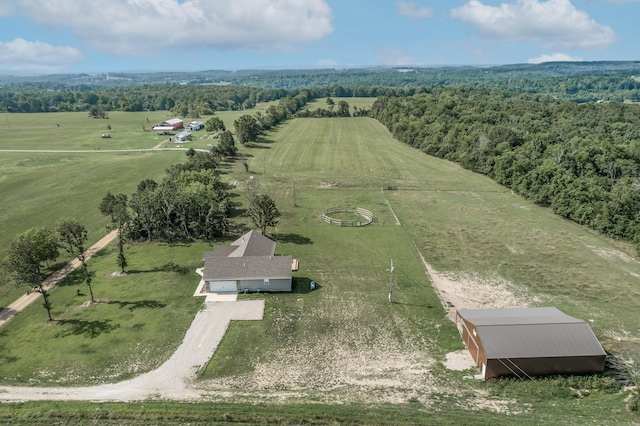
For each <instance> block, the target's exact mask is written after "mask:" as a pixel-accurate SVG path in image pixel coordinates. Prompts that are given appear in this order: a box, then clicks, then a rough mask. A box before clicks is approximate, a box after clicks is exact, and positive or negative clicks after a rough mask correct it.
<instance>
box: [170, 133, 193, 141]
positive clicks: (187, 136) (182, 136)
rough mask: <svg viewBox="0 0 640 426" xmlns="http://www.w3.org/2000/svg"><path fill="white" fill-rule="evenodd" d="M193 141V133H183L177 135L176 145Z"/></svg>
mask: <svg viewBox="0 0 640 426" xmlns="http://www.w3.org/2000/svg"><path fill="white" fill-rule="evenodd" d="M190 140H191V132H181V133H178V134H177V135H176V138H175V140H174V143H180V142H187V141H190Z"/></svg>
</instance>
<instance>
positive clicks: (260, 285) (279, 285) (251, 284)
mask: <svg viewBox="0 0 640 426" xmlns="http://www.w3.org/2000/svg"><path fill="white" fill-rule="evenodd" d="M245 289H246V290H249V291H256V290H258V289H260V291H291V279H289V278H280V279H276V278H270V279H269V284H268V285H267V284H265V280H263V279H260V280H242V281H240V291H244V290H245Z"/></svg>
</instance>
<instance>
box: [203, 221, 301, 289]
mask: <svg viewBox="0 0 640 426" xmlns="http://www.w3.org/2000/svg"><path fill="white" fill-rule="evenodd" d="M275 250H276V243H275V242H274V241H272V240H270V239H269V238H267V237H265V236H264V235H262V234H260V233H258V232H256V231H249V232H247V233H246V234H244V235H243V236H242V237H240V238H238V239H237V240H235V241H234V242H233V243H231V244H230V245H228V246H217V247H215V249H214V250H213V251H211V252H206V253H204V254H203V258H204V271H203V275H204V276H203V278H204V279H205V280H206V281H226V280H247V279H263V278H274V279H276V278H291V263H292V261H293V259H292V258H291V256H274V252H275Z"/></svg>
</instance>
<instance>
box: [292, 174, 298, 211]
mask: <svg viewBox="0 0 640 426" xmlns="http://www.w3.org/2000/svg"><path fill="white" fill-rule="evenodd" d="M293 207H298V205H297V204H296V180H295V179H294V180H293Z"/></svg>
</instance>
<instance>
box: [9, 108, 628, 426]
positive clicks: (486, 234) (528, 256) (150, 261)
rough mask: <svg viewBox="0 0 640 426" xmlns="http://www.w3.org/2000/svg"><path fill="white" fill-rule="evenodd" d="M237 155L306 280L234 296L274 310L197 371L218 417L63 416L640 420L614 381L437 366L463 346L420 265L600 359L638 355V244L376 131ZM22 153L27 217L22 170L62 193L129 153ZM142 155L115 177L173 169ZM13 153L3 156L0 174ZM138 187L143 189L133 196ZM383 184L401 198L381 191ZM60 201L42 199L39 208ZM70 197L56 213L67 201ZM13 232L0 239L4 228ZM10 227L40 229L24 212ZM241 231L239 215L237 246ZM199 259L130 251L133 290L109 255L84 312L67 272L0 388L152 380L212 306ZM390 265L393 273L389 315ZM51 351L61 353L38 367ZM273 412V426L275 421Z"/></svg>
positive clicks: (363, 129)
mask: <svg viewBox="0 0 640 426" xmlns="http://www.w3.org/2000/svg"><path fill="white" fill-rule="evenodd" d="M221 116H222V115H221ZM228 119H230V118H225V119H224V120H225V123H226V122H227V120H228ZM243 153H244V154H245V155H246V156H247V159H248V164H249V172H245V170H244V168H243V167H242V164H239V163H236V164H233V165H232V167H231V168H229V169H227V170H225V174H224V175H223V178H224V179H228V180H229V181H232V180H234V181H238V182H239V185H238V186H237V187H238V190H237V192H236V194H235V195H236V196H234V198H233V199H234V201H239V202H242V201H244V200H245V197H244V196H243V194H242V192H243V191H242V189H241V188H242V187H243V183H244V182H246V181H248V179H249V176H254V177H255V179H257V181H258V189H259V190H260V191H261V192H263V193H267V194H269V195H270V196H271V197H272V198H274V200H275V201H276V203H277V205H278V208H279V209H280V211H281V213H282V217H281V218H280V224H279V225H278V227H277V228H275V229H269V230H268V232H269V234H270V235H271V236H272V237H273V238H274V239H276V240H277V241H278V246H277V253H279V254H291V255H293V256H294V257H295V258H297V259H299V261H300V270H299V271H298V272H296V273H295V274H294V277H295V282H296V287H295V290H294V292H293V293H291V294H272V295H269V294H267V295H250V296H242V297H253V298H255V297H264V298H265V300H266V309H265V319H264V320H263V321H256V322H253V321H251V322H247V321H239V322H233V323H232V324H231V325H230V327H229V329H228V331H227V334H226V335H225V337H224V339H223V341H222V343H221V345H220V346H219V347H218V350H217V351H216V353H215V355H214V356H213V358H212V359H211V361H210V363H209V364H208V365H207V366H206V368H204V369H203V371H202V373H201V377H200V380H199V381H198V386H201V387H203V388H205V389H207V390H208V391H209V392H210V394H211V395H212V399H213V400H215V401H216V402H217V403H216V404H191V405H190V406H183V405H181V404H170V405H171V408H169V407H168V405H166V404H165V406H164V407H162V405H158V404H160V403H157V404H154V403H150V405H149V407H150V409H149V411H148V412H146V411H144V410H140V409H139V408H138V409H137V410H136V414H135V415H133V414H131V410H132V408H135V407H137V406H136V405H135V404H132V405H129V406H125V405H121V404H109V410H110V411H111V412H112V415H111V417H109V416H102V415H100V416H98V415H97V414H96V411H97V410H98V409H99V407H100V405H95V404H87V406H86V407H78V404H75V403H69V404H62V407H63V408H58V409H57V410H58V411H60V412H63V411H64V412H67V413H68V416H69V418H85V419H86V418H96V419H98V420H100V419H102V421H103V422H104V424H116V423H117V424H128V423H127V422H129V423H131V424H133V423H135V421H136V420H140V419H143V420H145V421H150V422H161V421H162V419H163V418H164V419H165V420H166V421H169V419H173V421H191V422H198V421H206V420H205V419H211V418H215V419H218V420H219V421H229V422H231V421H237V422H241V423H242V422H245V423H249V424H255V423H261V422H263V423H265V422H274V421H277V422H280V423H282V424H298V423H300V422H301V421H303V420H306V421H310V419H316V422H317V423H318V424H420V423H434V424H453V423H456V424H465V423H477V422H480V423H487V424H488V423H491V424H513V423H514V422H517V423H518V424H584V423H587V422H591V423H594V424H628V423H633V422H638V421H640V417H638V415H637V414H636V413H633V412H630V411H628V409H627V407H626V402H625V398H627V396H628V392H621V391H619V389H618V387H616V386H615V384H614V383H612V382H611V380H610V379H607V378H606V377H595V378H590V379H585V380H579V379H562V378H550V379H540V380H532V381H526V382H517V381H490V382H482V381H478V380H474V379H470V378H468V376H470V375H472V374H475V372H474V371H473V370H467V371H463V372H457V371H450V370H447V369H445V367H444V361H445V356H446V354H447V353H449V352H452V351H455V350H458V349H461V348H463V346H462V344H461V342H460V339H459V337H458V334H457V330H456V329H455V327H454V325H453V323H452V322H451V321H449V319H448V316H447V315H448V314H447V312H446V311H445V309H444V308H443V306H442V303H441V301H440V300H439V299H438V297H437V295H436V292H435V291H434V290H433V288H432V287H431V285H430V280H429V277H428V276H427V274H426V273H425V269H424V266H423V265H422V263H421V260H420V257H419V255H418V252H417V250H419V251H420V253H421V254H422V255H423V256H424V257H425V258H426V260H427V261H428V262H429V263H430V264H431V265H433V266H434V267H435V268H436V269H437V270H438V271H439V272H442V273H448V274H450V275H451V276H458V277H468V276H471V277H476V278H477V279H478V283H480V282H482V283H483V287H491V286H492V285H494V283H498V282H501V281H500V280H503V281H504V280H507V281H509V282H510V287H509V288H510V290H511V292H512V293H513V294H514V295H515V297H517V298H519V299H518V300H521V301H522V302H523V303H526V304H527V305H535V306H557V307H559V308H560V309H563V310H564V311H565V312H567V313H568V314H571V315H575V316H577V317H579V318H583V319H587V320H589V321H590V322H591V325H592V327H593V329H594V331H595V333H596V334H597V336H598V337H599V339H600V340H601V341H602V342H603V343H604V345H605V348H606V349H608V350H609V351H611V352H613V353H614V355H616V356H618V357H621V358H630V357H636V359H637V358H638V354H639V353H640V348H639V344H638V336H639V334H640V329H639V327H640V317H639V316H638V315H636V313H635V311H636V309H635V301H636V300H637V296H638V289H637V288H638V287H637V284H636V281H635V280H637V277H638V276H640V263H639V262H638V260H637V259H636V258H635V257H634V256H635V253H634V251H633V250H632V247H630V246H627V245H625V244H621V243H617V242H615V241H611V240H609V239H605V238H602V237H600V236H599V235H596V234H594V233H593V232H590V231H587V230H585V229H583V228H581V227H579V226H576V225H574V224H572V223H569V222H567V221H564V220H562V219H560V218H558V217H557V216H555V215H553V214H552V213H551V212H550V211H549V210H548V209H544V208H540V207H538V206H535V205H533V204H531V203H529V202H527V201H525V200H523V199H522V198H520V197H518V196H516V195H514V194H512V193H511V192H509V191H508V190H505V189H504V188H502V187H500V186H498V185H496V184H495V183H493V182H492V181H490V180H489V179H487V178H485V177H483V176H479V175H476V174H473V173H470V172H467V171H465V170H462V169H460V168H459V167H458V166H456V165H455V164H452V163H449V162H446V161H442V160H438V159H434V158H431V157H428V156H426V155H423V154H421V153H419V152H418V151H416V150H413V149H411V148H409V147H407V146H405V145H403V144H401V143H399V142H397V141H394V140H393V139H392V138H391V137H390V135H389V133H388V132H387V130H386V129H385V128H384V127H383V126H381V125H380V124H379V123H377V122H376V121H373V120H371V119H366V118H358V119H355V118H348V119H344V118H341V119H295V120H292V121H290V122H288V123H286V124H284V125H282V126H279V128H278V129H277V130H276V131H275V132H273V133H271V134H269V135H267V137H266V138H265V139H264V141H263V142H261V143H259V144H256V145H255V146H254V147H252V148H243ZM15 155H16V157H15V158H14V160H13V162H12V163H10V164H9V165H7V166H6V167H7V168H6V170H7V171H6V172H3V175H2V176H3V177H4V180H3V181H2V182H0V192H2V191H4V193H3V195H5V194H6V197H10V196H13V197H14V198H13V201H12V204H13V205H14V206H15V208H16V209H24V210H23V211H27V210H29V208H28V207H21V204H22V203H26V202H27V201H28V200H26V199H25V200H23V199H22V198H25V197H20V194H17V193H15V192H12V191H11V190H10V188H11V186H7V187H4V186H3V185H4V184H5V181H7V180H9V181H11V182H18V181H19V179H20V178H19V176H20V171H21V170H22V169H21V167H25V166H19V165H17V164H18V163H20V162H25V161H26V162H27V165H29V164H36V165H38V164H41V163H45V164H44V165H38V166H37V167H35V170H34V171H33V173H36V172H37V171H38V170H40V169H45V170H43V171H40V172H38V173H42V174H44V173H46V171H47V170H49V175H51V176H54V177H55V178H56V179H60V180H64V181H65V182H66V181H68V180H70V179H72V176H70V175H64V171H63V169H64V167H63V166H61V165H59V163H62V164H67V167H68V164H69V163H71V164H76V166H74V167H77V164H85V163H86V164H85V167H86V169H84V170H87V171H88V170H93V169H99V168H100V167H101V166H99V165H98V164H97V163H95V164H94V163H92V162H93V161H97V162H99V161H101V160H104V161H106V162H107V163H109V160H110V159H111V158H113V160H112V161H113V162H114V163H111V164H112V165H113V164H115V163H116V162H117V159H118V158H119V156H117V155H113V156H111V155H110V154H109V156H102V155H104V154H101V155H100V156H91V157H89V156H84V155H83V156H82V157H81V158H82V159H83V160H82V161H75V162H74V160H73V158H77V155H75V154H74V155H73V156H61V157H58V156H52V155H43V156H42V157H40V156H36V157H34V156H24V155H22V156H21V155H18V154H15ZM167 155H168V154H167ZM180 155H183V154H180ZM129 156H132V157H133V155H132V154H129V155H127V156H125V158H129ZM135 157H136V158H138V157H139V158H138V159H137V160H136V161H133V160H132V161H131V163H126V164H130V165H129V166H128V167H124V166H123V165H122V164H120V163H118V164H119V165H120V166H121V167H124V168H123V169H121V170H120V175H126V174H127V173H133V172H132V170H136V172H137V173H140V170H139V169H140V167H142V166H140V167H135V164H138V163H140V165H142V164H143V163H144V162H145V161H149V163H144V164H146V166H145V170H146V171H148V172H153V173H161V171H162V170H163V169H164V167H166V166H165V165H164V163H162V165H160V164H158V163H161V162H163V161H166V157H165V156H164V154H160V153H153V154H148V155H147V154H145V155H140V154H136V155H135ZM6 158H7V156H5V155H4V154H3V161H7V160H5V159H6ZM32 158H36V159H37V160H32ZM68 158H71V159H70V160H69V159H68ZM89 158H90V159H89ZM174 158H175V159H178V158H180V156H179V155H178V154H174ZM154 161H157V163H155V164H154ZM49 163H51V164H49ZM0 164H1V163H0ZM91 164H93V165H92V166H91ZM105 173H106V172H105ZM25 175H27V176H28V175H29V173H25ZM151 177H153V176H151ZM23 179H27V177H26V176H24V177H23ZM139 179H140V178H139V177H136V178H132V179H131V183H130V185H131V189H129V192H130V191H132V190H133V186H134V185H135V184H137V182H138V180H139ZM28 181H29V182H32V183H30V184H29V185H25V187H27V188H29V187H37V182H38V181H39V180H38V179H35V178H34V179H33V180H32V181H31V180H28ZM101 182H103V180H100V179H98V180H96V182H95V185H96V187H95V189H94V191H95V192H106V189H105V187H106V186H107V185H101V184H100V183H101ZM120 183H121V184H122V182H120ZM387 186H396V187H397V188H398V189H397V190H396V191H381V188H382V187H387ZM13 187H15V183H14V185H13ZM2 188H5V189H4V190H3V189H2ZM54 189H55V186H54V187H50V188H49V190H48V191H42V192H37V191H36V192H35V193H34V195H33V198H36V199H38V198H42V197H44V195H45V194H46V193H50V192H53V191H54ZM31 190H32V191H35V189H31ZM123 192H127V191H124V190H123ZM68 193H69V191H67V192H64V193H63V194H65V195H61V196H59V197H58V198H59V199H65V200H66V197H67V196H68V195H66V194H68ZM101 197H102V194H100V196H96V199H99V198H101ZM79 205H80V206H81V207H82V206H83V204H82V203H80V204H79ZM88 205H89V203H88V202H87V204H86V206H85V207H86V208H85V210H86V211H89V208H88ZM333 206H351V207H363V208H366V209H368V210H370V211H371V212H372V213H373V215H374V217H375V219H376V220H375V223H373V224H372V225H370V226H368V227H363V228H339V227H335V226H330V225H328V224H326V223H324V222H323V221H322V219H321V212H322V210H323V209H325V208H328V207H333ZM12 210H13V208H10V209H7V214H9V213H11V211H12ZM61 210H64V208H61ZM80 211H84V210H80ZM95 212H96V213H97V214H95V213H92V214H94V219H92V220H95V221H96V223H97V224H96V225H95V227H94V229H93V231H92V232H94V235H96V236H97V234H98V233H99V232H98V230H99V228H100V226H103V224H101V223H100V220H101V219H100V217H99V216H98V215H99V213H98V212H97V208H95ZM394 213H395V215H396V216H397V218H398V219H399V220H400V222H401V225H398V224H396V219H395V217H394ZM47 214H49V212H47ZM53 216H55V214H54V213H51V217H53ZM4 217H5V216H0V224H3V226H5V227H6V225H5V224H6V223H7V222H5V218H4ZM34 217H35V218H36V219H34V220H37V216H34ZM79 219H82V217H79ZM6 220H9V219H6ZM12 220H14V221H17V223H18V224H19V225H20V226H22V227H25V228H26V227H28V226H31V225H28V222H26V221H25V220H24V219H22V217H21V215H20V214H16V215H15V216H14V217H13V219H12ZM43 220H45V219H43ZM46 220H48V219H46ZM244 223H246V220H244V219H239V220H238V229H237V233H240V232H241V230H242V225H243V224H244ZM18 228H19V227H16V228H15V229H14V232H19V231H20V229H18ZM4 238H6V237H4ZM230 238H232V236H230ZM229 240H230V239H229ZM229 240H227V241H221V242H220V243H226V242H228V241H229ZM207 249H209V247H207V246H206V245H204V244H195V243H194V244H191V245H187V246H166V245H157V244H149V245H147V244H145V245H134V246H132V247H130V248H129V249H128V251H127V253H128V255H127V256H128V259H130V266H129V269H130V270H131V271H132V272H134V273H131V274H129V275H127V276H126V277H114V276H112V275H111V272H113V271H114V270H116V269H117V268H116V266H115V253H114V252H113V250H112V249H110V250H107V251H106V252H105V253H104V254H103V255H102V256H99V257H97V258H96V259H94V260H92V261H91V262H90V267H91V268H93V269H94V270H96V271H97V272H98V274H97V278H96V282H95V291H96V296H97V297H98V298H99V299H102V300H101V303H98V304H97V305H95V306H89V307H83V302H84V301H86V297H85V298H82V297H78V296H76V295H75V291H76V288H78V287H79V286H80V287H79V288H82V289H83V291H84V287H82V286H81V284H79V279H78V277H77V276H71V277H70V278H69V279H68V280H67V281H65V285H62V286H60V287H58V288H56V289H55V290H54V291H53V292H52V301H53V303H54V317H55V318H56V321H54V322H53V323H47V321H46V313H45V311H44V310H43V309H42V307H41V306H39V305H37V304H36V305H34V306H31V307H30V308H29V309H28V311H26V312H25V313H23V314H21V315H20V316H18V317H17V318H15V319H14V320H12V321H11V322H9V323H8V324H7V325H5V326H4V327H3V328H2V329H1V330H0V335H1V336H2V337H1V340H0V345H2V351H1V352H0V354H2V355H0V356H2V357H3V359H2V361H3V362H1V363H0V377H3V380H2V382H3V383H7V384H12V383H21V384H29V383H33V384H45V385H53V384H56V383H69V384H76V385H77V384H86V383H96V382H101V381H106V380H119V379H123V378H126V377H130V376H131V375H133V374H136V373H139V372H141V371H148V370H150V369H152V368H154V366H157V365H158V363H160V362H161V361H162V359H166V358H167V357H168V356H169V354H170V353H171V351H172V350H173V348H175V347H176V346H177V345H178V343H179V342H180V338H181V335H182V334H183V333H184V331H185V330H186V328H187V327H188V325H189V323H190V321H191V319H192V318H193V315H194V313H195V311H196V310H197V309H198V306H199V303H201V301H198V300H194V298H193V297H191V294H192V293H193V289H194V287H195V285H196V284H197V280H198V279H197V276H195V274H193V269H195V267H198V266H201V263H202V262H201V257H200V256H201V253H202V251H204V250H207ZM416 249H417V250H416ZM391 259H393V263H394V266H395V271H394V290H393V301H394V303H391V304H390V303H389V302H388V299H387V296H388V292H389V270H388V269H389V266H390V260H391ZM310 280H314V281H316V282H317V283H318V284H319V288H318V289H317V290H315V291H309V281H310ZM495 285H496V286H497V284H495ZM85 292H86V291H85ZM168 313H170V315H168ZM167 321H171V323H168V322H167ZM165 330H167V331H165ZM132 342H136V345H132ZM160 342H162V343H163V344H161V343H160ZM60 347H63V348H64V349H63V350H59V349H58V348H60ZM56 351H59V353H57V354H56V355H55V356H53V357H50V356H49V357H45V356H43V355H38V354H39V353H45V354H48V353H51V352H56ZM274 401H277V402H278V405H276V406H275V407H276V408H274V406H273V405H271V403H273V402H274ZM310 401H313V404H309V402H310ZM283 404H284V405H283ZM247 407H253V410H254V411H252V410H249V409H248V408H247ZM278 407H280V408H279V411H278ZM163 408H164V410H165V411H164V414H162V410H163ZM207 409H208V410H209V411H207ZM11 410H13V413H14V415H13V416H12V414H11V413H12V411H11ZM47 410H51V411H53V412H56V409H55V408H52V407H51V405H48V404H47V403H30V404H23V405H20V404H9V405H4V406H0V419H2V418H3V417H2V416H3V415H4V416H8V417H5V418H10V419H17V418H18V417H19V416H22V415H24V416H29V415H31V416H34V417H31V418H36V419H42V418H43V417H37V416H38V414H36V413H39V412H40V413H42V412H46V411H47ZM273 410H276V411H278V412H279V413H281V414H280V417H274V416H277V415H276V414H274V412H273ZM15 413H19V414H15ZM29 413H31V414H29ZM207 413H208V414H207ZM40 416H42V414H40ZM77 416H79V417H77ZM91 416H94V417H91ZM136 416H137V417H136ZM162 416H164V417H162ZM207 416H209V417H207ZM109 419H112V420H113V422H112V423H109ZM36 421H38V420H36ZM98 424H101V423H100V422H98Z"/></svg>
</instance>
